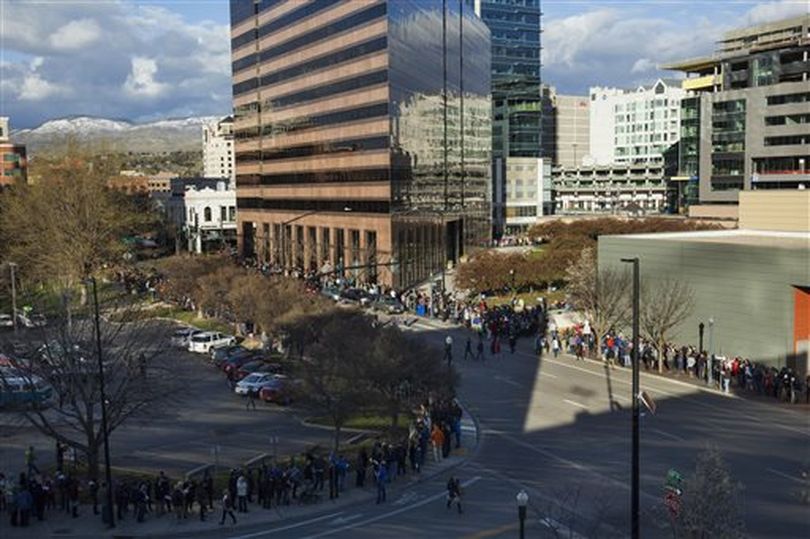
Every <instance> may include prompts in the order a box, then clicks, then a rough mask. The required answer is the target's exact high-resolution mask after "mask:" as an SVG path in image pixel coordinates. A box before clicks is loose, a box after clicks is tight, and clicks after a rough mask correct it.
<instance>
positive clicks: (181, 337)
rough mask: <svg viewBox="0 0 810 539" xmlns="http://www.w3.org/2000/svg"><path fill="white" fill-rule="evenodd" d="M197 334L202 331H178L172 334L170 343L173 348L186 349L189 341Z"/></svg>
mask: <svg viewBox="0 0 810 539" xmlns="http://www.w3.org/2000/svg"><path fill="white" fill-rule="evenodd" d="M198 333H202V330H199V329H196V328H191V327H189V328H181V329H178V330H177V331H175V332H174V333H173V334H172V337H171V339H170V343H171V345H172V346H173V347H174V348H188V343H189V340H190V339H191V338H192V337H193V336H194V335H197V334H198Z"/></svg>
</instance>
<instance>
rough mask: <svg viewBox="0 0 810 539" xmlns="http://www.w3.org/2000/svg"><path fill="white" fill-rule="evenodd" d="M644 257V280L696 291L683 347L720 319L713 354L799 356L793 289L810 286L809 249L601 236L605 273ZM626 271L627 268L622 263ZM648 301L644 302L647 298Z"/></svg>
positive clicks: (777, 359) (680, 337)
mask: <svg viewBox="0 0 810 539" xmlns="http://www.w3.org/2000/svg"><path fill="white" fill-rule="evenodd" d="M631 256H639V257H640V259H641V281H642V286H643V285H644V283H645V282H646V283H652V286H653V287H654V283H655V282H656V280H660V279H663V278H664V277H666V276H672V277H675V278H679V279H683V280H685V281H687V282H688V283H689V284H690V285H691V287H692V288H693V290H694V292H695V308H694V310H693V313H692V315H691V316H690V317H689V319H688V320H686V321H685V322H684V323H683V324H682V325H681V326H680V327H679V328H678V329H677V335H676V341H677V342H678V343H683V344H687V343H688V344H695V345H697V341H698V324H699V323H700V322H701V321H702V322H703V323H704V324H706V332H705V334H704V348H706V349H707V350H708V349H709V324H708V320H709V318H714V321H715V323H714V329H713V340H714V352H715V353H717V354H723V355H731V356H734V355H740V356H742V357H748V358H751V359H756V360H759V361H765V362H769V363H772V364H775V365H782V364H784V363H785V358H786V356H787V355H788V354H791V353H792V352H793V325H794V320H793V318H794V306H793V301H794V300H793V291H794V288H793V286H794V285H805V286H806V285H807V284H810V248H808V249H803V250H797V249H786V248H779V247H775V246H767V242H763V245H762V246H759V245H757V246H754V245H745V244H739V243H736V244H735V243H728V242H727V243H714V242H707V241H690V240H686V239H683V240H681V239H679V240H675V239H667V240H663V239H653V238H637V237H636V238H634V237H629V236H604V237H602V238H599V265H600V267H606V266H618V265H619V264H621V263H620V262H619V259H620V258H622V257H631ZM622 266H627V265H626V264H622ZM641 301H642V302H643V301H644V297H643V296H642V298H641Z"/></svg>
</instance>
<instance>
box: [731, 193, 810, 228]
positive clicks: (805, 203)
mask: <svg viewBox="0 0 810 539" xmlns="http://www.w3.org/2000/svg"><path fill="white" fill-rule="evenodd" d="M740 228H751V229H760V230H781V231H787V232H808V231H810V190H807V189H805V190H789V191H746V192H742V193H740Z"/></svg>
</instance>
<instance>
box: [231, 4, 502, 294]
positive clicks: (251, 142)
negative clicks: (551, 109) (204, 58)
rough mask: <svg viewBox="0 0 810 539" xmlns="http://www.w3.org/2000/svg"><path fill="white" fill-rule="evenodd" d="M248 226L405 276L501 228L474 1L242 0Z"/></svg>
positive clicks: (269, 252)
mask: <svg viewBox="0 0 810 539" xmlns="http://www.w3.org/2000/svg"><path fill="white" fill-rule="evenodd" d="M231 36H232V59H233V94H234V111H235V124H234V136H235V142H236V183H237V208H238V212H237V221H238V239H239V247H240V249H241V252H242V253H243V254H244V255H246V256H258V257H259V258H261V259H266V260H269V261H272V262H274V263H279V264H283V265H286V266H295V267H300V268H302V269H305V270H320V271H321V272H329V271H336V272H339V273H350V274H353V275H356V276H357V277H358V278H360V279H367V280H377V281H380V282H382V283H385V284H389V285H393V286H395V287H397V288H403V287H406V286H410V285H412V284H414V283H417V282H419V281H422V280H424V279H426V278H428V277H430V276H431V275H433V274H434V273H436V272H437V271H438V270H440V269H441V268H442V267H444V266H445V265H446V264H447V263H448V262H452V261H456V260H458V258H459V257H460V256H461V255H463V254H464V253H466V252H468V251H469V250H471V249H474V248H476V247H478V246H481V245H485V244H486V243H487V242H488V240H489V237H490V236H489V233H490V207H489V200H490V154H491V117H490V108H491V104H490V95H489V93H490V72H489V67H490V40H489V31H488V29H487V27H486V25H484V24H483V22H482V21H481V20H480V19H479V18H478V17H477V16H476V14H475V13H474V11H473V9H472V8H471V7H469V5H467V4H466V2H462V1H460V0H456V1H452V0H444V1H441V0H397V1H392V2H386V1H371V0H352V1H337V0H318V1H313V2H293V1H289V2H283V1H279V0H261V1H258V0H231Z"/></svg>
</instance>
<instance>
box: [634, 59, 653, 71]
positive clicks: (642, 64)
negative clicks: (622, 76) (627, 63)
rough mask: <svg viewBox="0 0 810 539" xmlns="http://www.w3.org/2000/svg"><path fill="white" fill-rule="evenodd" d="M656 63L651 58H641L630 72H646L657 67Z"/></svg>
mask: <svg viewBox="0 0 810 539" xmlns="http://www.w3.org/2000/svg"><path fill="white" fill-rule="evenodd" d="M656 67H657V66H656V63H655V62H653V61H652V60H650V59H649V58H639V59H638V60H636V63H635V64H633V67H632V68H630V73H646V72H648V71H653V70H655V69H656Z"/></svg>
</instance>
